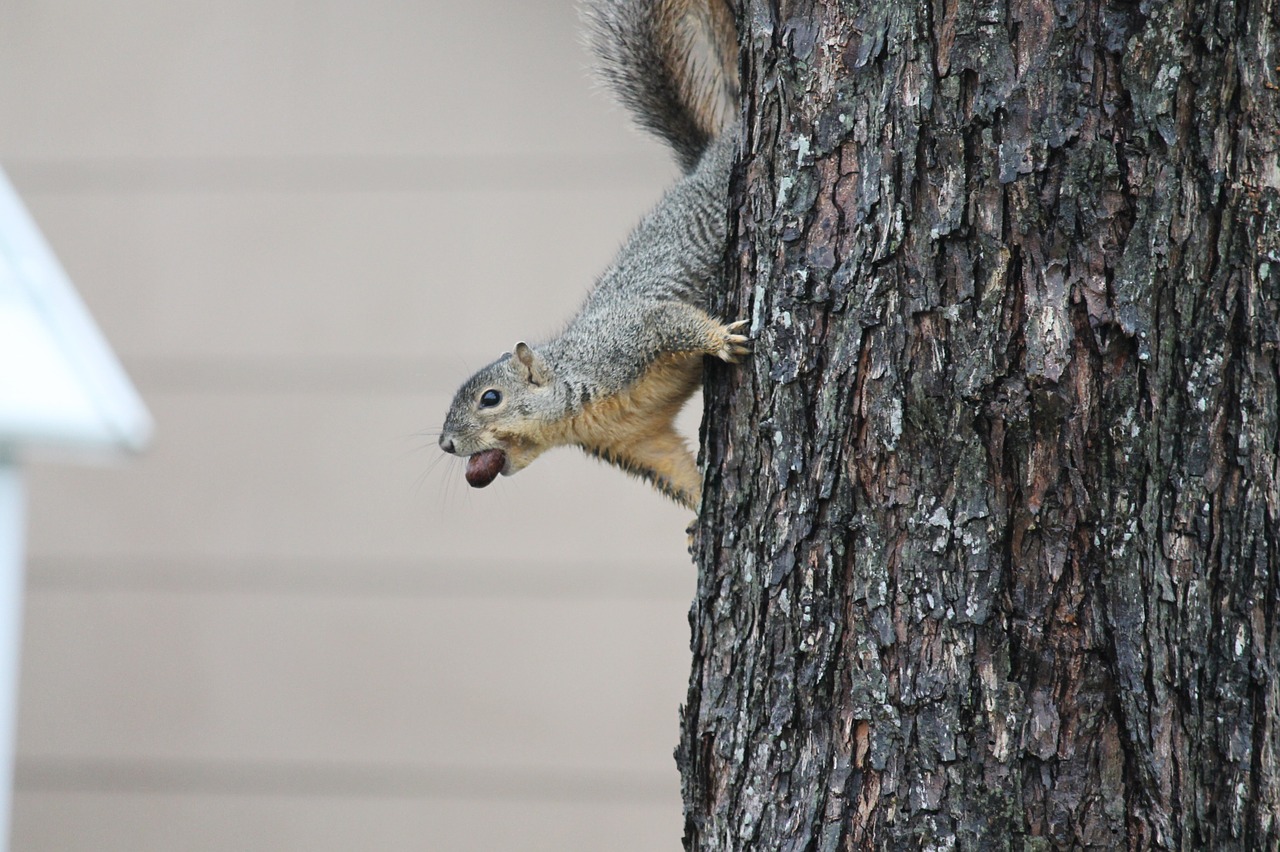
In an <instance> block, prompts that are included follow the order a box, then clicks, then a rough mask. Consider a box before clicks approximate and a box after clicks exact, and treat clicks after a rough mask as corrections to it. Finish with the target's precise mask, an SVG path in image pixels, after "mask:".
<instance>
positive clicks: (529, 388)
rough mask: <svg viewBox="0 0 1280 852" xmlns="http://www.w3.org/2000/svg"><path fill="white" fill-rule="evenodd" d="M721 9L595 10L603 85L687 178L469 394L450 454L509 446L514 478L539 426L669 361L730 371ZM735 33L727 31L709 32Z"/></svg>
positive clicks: (730, 150)
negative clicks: (715, 364) (697, 360)
mask: <svg viewBox="0 0 1280 852" xmlns="http://www.w3.org/2000/svg"><path fill="white" fill-rule="evenodd" d="M724 2H725V0H594V2H593V3H592V4H591V6H590V8H589V10H588V16H589V18H590V19H591V21H592V22H593V25H594V26H593V34H594V37H595V45H594V47H595V50H596V53H597V55H598V56H599V57H601V59H602V61H603V62H604V64H605V68H604V76H605V77H606V79H607V80H608V81H609V82H610V83H611V85H612V86H613V87H614V89H615V90H616V91H617V92H618V93H619V96H620V98H621V99H622V100H623V102H624V103H626V104H627V105H628V106H629V107H631V108H632V109H634V110H635V111H636V112H637V114H638V118H639V120H640V122H641V123H642V124H643V125H645V126H646V127H649V128H650V129H653V130H655V131H656V132H657V133H658V134H659V135H660V136H662V137H663V138H664V139H666V140H667V141H668V142H670V143H671V145H672V147H673V148H674V150H675V151H676V154H677V156H678V157H679V158H680V160H681V162H682V164H683V165H684V166H685V167H686V170H687V171H688V173H687V174H686V175H685V176H684V177H683V178H681V180H680V181H678V182H677V183H676V184H675V185H674V186H673V187H672V188H671V189H670V190H668V192H667V193H666V195H665V196H664V197H663V199H662V200H661V201H660V202H659V203H658V205H657V206H656V207H655V208H654V209H653V210H652V211H651V212H650V213H649V214H648V215H647V216H645V217H644V218H643V219H642V220H641V222H640V224H639V225H637V226H636V228H635V230H633V231H632V233H631V235H630V236H629V237H628V238H627V240H626V242H625V243H624V244H623V246H622V248H621V250H620V251H619V252H618V255H617V257H616V258H615V259H614V262H613V263H612V264H611V265H610V267H609V268H608V269H607V270H605V272H604V273H603V274H602V275H601V276H600V278H599V280H598V281H597V282H596V286H595V287H594V288H593V290H592V291H591V293H590V295H588V296H587V298H586V300H585V302H584V303H583V305H582V307H581V309H580V310H579V311H578V313H577V315H576V316H574V318H573V319H572V320H570V322H569V323H568V325H567V326H566V327H565V330H564V331H563V332H562V333H561V334H560V335H559V336H557V337H555V338H554V339H552V340H549V341H546V342H545V343H542V344H540V345H536V346H533V347H530V348H528V349H525V348H523V347H524V344H520V345H518V346H517V347H516V349H515V352H516V353H519V356H520V357H517V355H516V354H511V353H508V354H504V355H503V356H502V357H500V358H499V359H498V360H496V361H494V362H493V363H491V364H489V365H488V366H486V367H484V368H483V369H481V370H479V371H478V372H477V373H476V374H475V375H473V376H472V377H471V378H470V379H468V380H467V381H466V382H465V383H464V384H463V385H462V387H461V388H460V389H459V390H458V392H457V394H456V395H455V397H454V400H453V405H452V406H451V407H450V410H449V414H448V416H447V417H446V419H445V424H444V430H443V434H442V435H441V438H440V444H441V446H442V447H443V448H444V449H445V450H446V451H448V452H453V453H456V454H457V455H463V456H468V455H472V454H474V453H477V452H480V451H483V450H488V449H504V450H506V451H508V455H509V460H508V464H507V466H506V468H504V470H503V473H507V474H510V473H514V472H516V471H517V470H519V469H520V468H521V467H523V466H524V465H525V464H528V462H529V461H530V460H532V458H533V457H535V456H536V455H537V454H538V453H540V452H541V451H542V450H544V449H546V448H547V447H546V446H545V445H543V442H542V441H541V440H540V438H539V437H538V436H539V435H541V434H549V433H550V431H551V430H540V429H539V428H538V424H546V425H548V426H550V425H552V424H558V423H563V422H566V421H568V420H569V419H571V418H573V417H574V416H575V415H577V414H579V413H581V412H582V411H583V410H584V407H585V406H586V405H588V404H590V403H592V402H596V401H598V400H601V399H604V398H607V397H609V396H612V395H615V394H619V393H621V392H623V391H625V390H627V389H628V388H630V387H632V386H633V384H634V383H635V382H636V380H637V379H639V378H640V376H641V375H642V374H643V373H644V372H645V369H646V368H647V367H648V366H649V365H650V364H652V363H653V361H654V360H655V359H656V358H658V357H659V356H661V355H663V354H665V353H679V352H708V353H709V354H718V355H720V357H723V358H726V360H732V357H733V355H736V354H738V353H739V352H740V351H741V347H739V348H738V349H735V350H734V352H733V354H728V353H725V352H716V351H710V350H708V341H709V330H710V329H719V328H720V323H719V322H718V321H716V320H714V319H712V318H711V317H710V316H709V315H708V314H707V307H708V304H707V303H708V293H709V292H710V289H711V288H712V287H719V286H720V282H721V281H722V280H723V277H724V269H723V264H724V256H725V248H726V215H727V214H726V205H727V199H728V188H729V171H730V168H731V165H732V162H733V156H734V151H735V139H736V136H737V134H736V133H733V132H731V128H730V127H727V126H726V124H727V122H728V118H727V116H728V114H729V111H730V108H729V104H731V102H732V98H736V92H737V81H736V77H734V76H733V73H734V72H733V71H732V69H730V68H729V62H728V61H727V60H726V59H725V57H724V55H723V54H724V52H725V50H726V49H727V48H725V47H724V45H725V44H726V43H728V44H730V45H732V42H733V33H732V18H731V17H730V16H729V13H728V12H727V6H725V5H724ZM726 26H727V27H728V32H727V33H726V32H720V31H713V30H712V29H711V28H714V27H719V28H720V29H721V30H723V29H724V28H725V27H726ZM717 51H719V52H717ZM704 54H705V56H703V55H704ZM700 56H703V58H699V57H700ZM707 56H709V57H710V58H709V59H708V58H706V57H707ZM731 96H732V97H731ZM734 338H735V340H737V341H742V340H743V338H741V337H739V336H736V335H735V336H734ZM491 389H492V390H497V391H499V392H500V393H501V394H502V402H501V403H500V404H499V405H496V406H490V407H485V406H483V405H482V404H481V397H482V395H483V394H484V393H485V391H486V390H491ZM527 436H534V437H527ZM597 452H598V450H597ZM610 460H613V459H610ZM615 463H618V464H620V465H622V462H621V461H615ZM623 466H625V465H623Z"/></svg>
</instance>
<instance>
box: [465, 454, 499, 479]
mask: <svg viewBox="0 0 1280 852" xmlns="http://www.w3.org/2000/svg"><path fill="white" fill-rule="evenodd" d="M506 463H507V454H506V453H504V452H503V451H502V450H483V451H481V452H478V453H476V454H475V455H473V456H471V457H470V458H468V459H467V484H469V485H470V486H471V487H472V488H484V487H485V486H486V485H488V484H489V483H490V482H493V481H494V480H495V479H497V478H498V474H500V473H502V468H503V467H504V466H505V465H506Z"/></svg>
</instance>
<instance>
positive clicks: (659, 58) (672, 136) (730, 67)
mask: <svg viewBox="0 0 1280 852" xmlns="http://www.w3.org/2000/svg"><path fill="white" fill-rule="evenodd" d="M584 17H585V18H586V20H587V22H588V24H589V25H590V33H591V47H592V50H593V51H594V52H595V54H596V57H597V59H598V61H599V66H600V69H599V70H600V76H601V77H602V78H603V79H604V81H605V83H607V84H608V85H609V87H610V88H611V89H612V90H613V91H614V93H615V94H616V96H617V97H618V99H619V100H620V101H622V103H623V104H625V105H626V106H627V108H628V109H630V110H631V111H632V112H633V113H634V114H635V117H636V120H637V121H638V122H639V123H640V125H641V126H642V127H644V128H645V129H647V130H650V131H652V132H654V133H656V134H657V135H658V136H659V137H661V138H662V139H663V140H664V141H665V142H667V144H669V145H670V146H671V147H672V149H674V150H675V153H676V157H677V158H678V159H679V161H680V166H681V167H682V168H683V169H684V170H685V171H686V172H687V171H690V170H692V169H693V167H694V165H696V164H697V162H698V159H699V157H701V156H702V152H703V151H704V150H705V149H706V147H707V145H708V144H709V143H710V142H711V140H712V139H714V138H715V137H717V136H719V135H720V134H721V133H722V132H723V131H724V130H725V129H726V128H727V127H728V126H729V125H731V124H732V123H733V122H734V121H735V120H736V118H737V112H738V38H737V33H736V30H735V27H734V23H733V10H732V9H731V8H730V5H729V0H587V2H586V4H585V7H584Z"/></svg>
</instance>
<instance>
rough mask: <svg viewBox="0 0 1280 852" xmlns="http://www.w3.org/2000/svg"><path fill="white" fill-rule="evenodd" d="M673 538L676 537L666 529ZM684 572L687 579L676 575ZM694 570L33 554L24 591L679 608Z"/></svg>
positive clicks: (636, 565)
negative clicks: (640, 604)
mask: <svg viewBox="0 0 1280 852" xmlns="http://www.w3.org/2000/svg"><path fill="white" fill-rule="evenodd" d="M672 534H673V535H678V534H679V532H678V531H676V532H673V533H672ZM686 567H687V569H688V573H687V576H686V575H685V574H684V573H682V571H683V569H684V568H686ZM693 572H694V568H693V566H692V564H688V565H684V564H680V565H661V564H658V563H654V562H632V563H629V564H628V563H622V564H619V563H610V562H609V561H607V560H601V562H599V563H594V562H575V563H568V564H565V563H547V562H538V561H531V562H520V563H519V564H516V565H512V564H511V563H498V562H496V561H479V560H477V561H463V560H459V561H452V562H441V561H439V560H426V559H424V560H422V561H420V562H419V561H413V560H406V561H404V562H398V561H378V560H369V561H361V560H354V559H353V560H351V561H349V562H343V561H333V560H329V561H325V560H314V561H312V560H305V559H299V560H257V559H228V560H212V559H210V560H193V559H190V558H177V559H172V560H169V559H156V558H148V559H137V560H130V559H127V558H122V557H117V558H96V557H95V558H88V557H86V558H83V559H67V558H51V557H41V556H32V557H31V558H29V559H28V562H27V586H28V589H29V590H30V591H32V592H37V593H40V592H51V593H56V592H63V593H66V592H71V593H86V594H101V593H103V592H124V593H168V594H192V595H243V594H254V595H308V596H330V595H331V596H342V597H353V596H357V597H395V598H398V599H403V598H408V597H417V598H445V599H462V598H472V599H482V600H544V601H545V600H563V601H569V600H586V601H629V602H658V601H679V602H687V601H689V600H690V599H691V597H692V595H693V591H694V588H693V586H694V574H693Z"/></svg>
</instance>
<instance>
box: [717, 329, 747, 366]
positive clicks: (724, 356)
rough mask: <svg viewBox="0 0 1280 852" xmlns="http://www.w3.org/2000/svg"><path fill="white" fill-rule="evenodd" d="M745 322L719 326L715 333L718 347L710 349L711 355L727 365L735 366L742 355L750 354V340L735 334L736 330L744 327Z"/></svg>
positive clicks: (743, 335)
mask: <svg viewBox="0 0 1280 852" xmlns="http://www.w3.org/2000/svg"><path fill="white" fill-rule="evenodd" d="M747 322H748V321H747V320H738V321H737V322H731V323H729V324H727V325H722V326H719V327H718V328H717V329H716V333H715V334H716V343H717V344H718V345H717V346H715V347H713V348H712V349H711V354H712V355H714V356H716V357H717V358H719V359H720V360H721V361H724V362H726V363H728V364H736V363H738V359H740V358H741V357H742V356H743V355H748V354H750V352H751V338H749V337H747V336H746V335H745V334H738V333H737V331H738V329H740V328H745V327H746V325H747Z"/></svg>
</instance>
